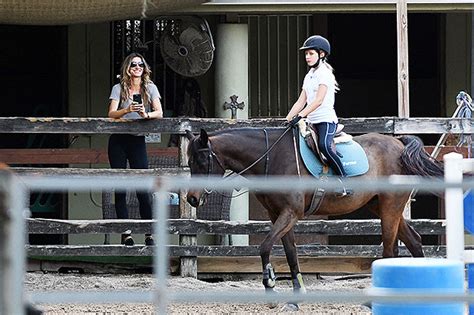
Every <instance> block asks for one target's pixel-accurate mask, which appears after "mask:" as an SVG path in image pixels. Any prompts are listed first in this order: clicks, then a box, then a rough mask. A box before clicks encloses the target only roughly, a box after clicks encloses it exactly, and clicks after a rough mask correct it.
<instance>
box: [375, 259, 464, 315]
mask: <svg viewBox="0 0 474 315" xmlns="http://www.w3.org/2000/svg"><path fill="white" fill-rule="evenodd" d="M372 288H373V290H374V292H377V289H382V290H380V291H383V292H384V293H390V292H394V293H396V294H402V293H404V292H405V291H406V290H417V289H421V292H422V293H426V294H429V293H430V292H433V293H435V292H436V293H439V292H441V293H447V292H449V293H464V263H463V262H460V261H455V260H448V259H442V258H439V259H438V258H386V259H379V260H376V261H374V262H373V263H372ZM423 289H426V290H423ZM464 312H465V304H464V303H462V302H455V303H449V302H443V303H423V302H419V303H418V302H416V303H396V304H395V303H372V314H373V315H388V314H390V315H392V314H403V315H411V314H413V315H415V314H416V315H419V314H423V315H425V314H426V315H428V314H440V315H441V314H446V315H457V314H459V315H462V314H464Z"/></svg>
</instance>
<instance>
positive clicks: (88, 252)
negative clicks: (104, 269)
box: [25, 245, 474, 258]
mask: <svg viewBox="0 0 474 315" xmlns="http://www.w3.org/2000/svg"><path fill="white" fill-rule="evenodd" d="M466 248H467V249H474V246H467V247H466ZM25 249H26V250H27V253H28V256H99V257H102V256H152V255H153V247H152V246H144V245H135V246H123V245H26V246H25ZM423 251H424V253H425V256H427V257H445V256H446V246H439V245H432V246H423ZM168 252H169V255H170V256H179V257H187V256H188V257H198V256H225V257H229V256H260V246H258V245H250V246H206V245H196V246H194V245H192V246H179V245H170V246H168ZM297 252H298V255H300V256H317V257H372V258H376V257H382V246H381V245H304V246H298V247H297ZM272 255H273V256H284V255H285V251H284V249H283V246H281V245H276V246H274V247H273V250H272ZM399 255H400V256H407V257H408V256H411V255H410V253H409V252H408V250H407V249H406V247H405V246H399Z"/></svg>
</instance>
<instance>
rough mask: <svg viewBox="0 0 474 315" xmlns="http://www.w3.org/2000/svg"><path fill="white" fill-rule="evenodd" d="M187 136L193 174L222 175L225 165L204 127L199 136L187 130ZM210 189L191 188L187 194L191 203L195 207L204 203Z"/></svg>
mask: <svg viewBox="0 0 474 315" xmlns="http://www.w3.org/2000/svg"><path fill="white" fill-rule="evenodd" d="M186 137H187V138H188V139H189V145H188V150H187V152H188V157H189V160H188V165H189V169H190V171H191V177H192V176H218V175H220V176H222V175H223V174H224V171H225V169H224V165H223V164H222V162H221V161H220V160H219V158H218V157H217V155H216V153H215V152H214V151H213V148H212V144H211V142H210V141H209V136H208V134H207V132H206V131H205V130H204V129H201V133H200V135H199V136H194V135H193V134H192V133H191V132H190V131H189V130H186ZM209 193H210V191H208V190H200V191H197V190H190V191H188V194H187V195H186V198H187V200H188V202H189V204H190V205H191V206H193V207H197V206H200V205H203V204H204V203H205V201H206V198H205V197H206V195H208V194H209Z"/></svg>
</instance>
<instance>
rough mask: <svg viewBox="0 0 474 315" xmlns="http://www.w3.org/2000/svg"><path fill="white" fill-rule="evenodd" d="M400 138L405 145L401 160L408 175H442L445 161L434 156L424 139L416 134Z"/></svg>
mask: <svg viewBox="0 0 474 315" xmlns="http://www.w3.org/2000/svg"><path fill="white" fill-rule="evenodd" d="M399 140H400V141H401V142H402V143H403V144H404V145H405V148H404V149H403V152H402V156H401V160H402V166H403V168H404V169H405V171H406V172H407V175H420V176H432V177H441V176H443V174H444V165H443V163H441V162H439V161H437V160H436V159H434V158H432V157H431V156H430V155H429V154H428V153H427V152H426V151H425V149H424V147H423V141H421V139H420V138H418V137H416V136H402V137H400V138H399Z"/></svg>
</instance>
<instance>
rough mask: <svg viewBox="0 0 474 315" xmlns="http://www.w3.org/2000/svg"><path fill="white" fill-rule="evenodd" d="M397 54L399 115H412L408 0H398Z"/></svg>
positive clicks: (407, 208)
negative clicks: (409, 77)
mask: <svg viewBox="0 0 474 315" xmlns="http://www.w3.org/2000/svg"><path fill="white" fill-rule="evenodd" d="M397 47H398V49H397V51H398V53H397V56H398V117H401V118H408V117H410V98H409V92H410V89H409V85H408V8H407V0H397ZM403 217H404V218H405V219H410V218H411V200H408V202H407V204H406V205H405V209H404V210H403Z"/></svg>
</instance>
